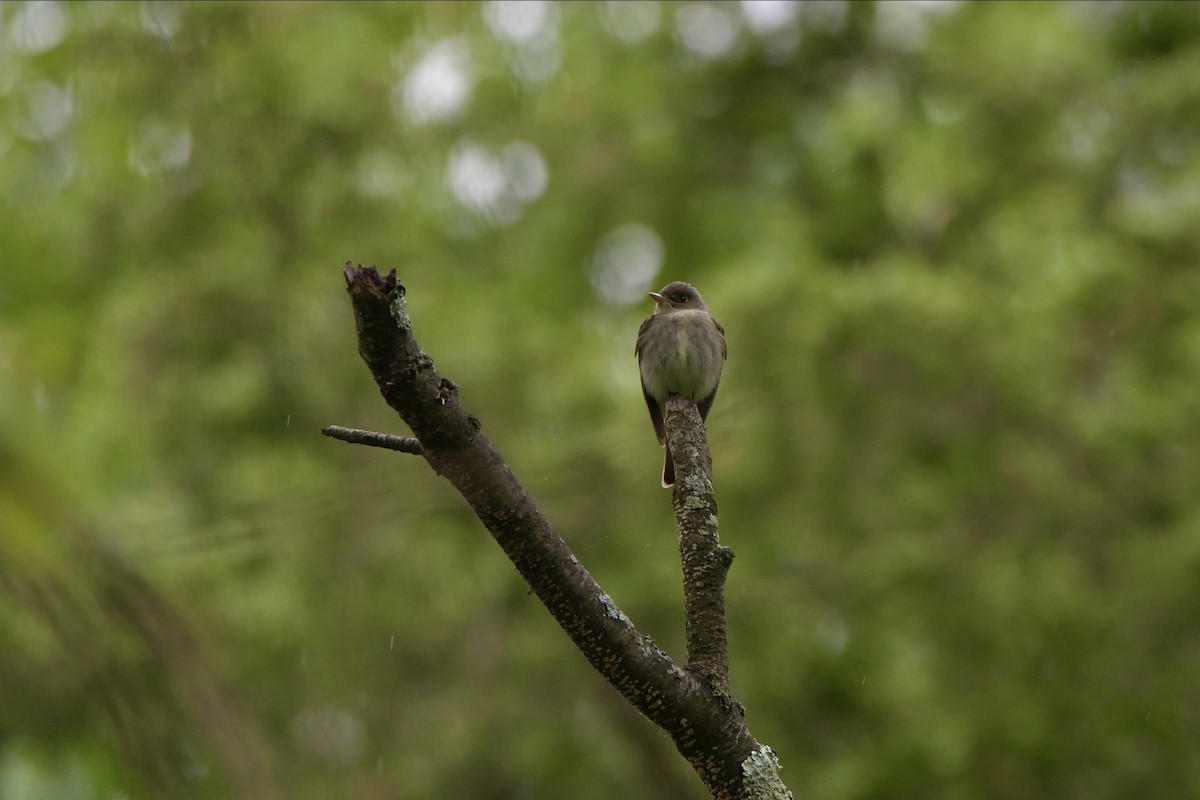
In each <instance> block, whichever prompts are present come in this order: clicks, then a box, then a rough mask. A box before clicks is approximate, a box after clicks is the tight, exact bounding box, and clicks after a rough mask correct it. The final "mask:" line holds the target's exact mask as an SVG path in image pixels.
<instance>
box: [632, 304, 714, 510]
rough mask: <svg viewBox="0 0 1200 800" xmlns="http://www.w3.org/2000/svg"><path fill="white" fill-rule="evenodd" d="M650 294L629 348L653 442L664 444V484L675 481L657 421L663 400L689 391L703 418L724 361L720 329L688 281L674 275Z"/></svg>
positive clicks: (670, 483) (660, 423)
mask: <svg viewBox="0 0 1200 800" xmlns="http://www.w3.org/2000/svg"><path fill="white" fill-rule="evenodd" d="M650 297H651V298H653V299H654V303H655V306H654V313H653V314H651V315H650V316H649V317H647V318H646V321H645V322H643V323H642V327H641V328H639V329H638V338H637V347H635V348H634V352H635V353H636V354H637V358H638V367H639V369H640V370H641V374H642V394H643V395H644V396H645V398H646V407H647V408H648V409H649V410H650V421H651V422H652V423H654V433H655V434H657V435H658V443H659V444H661V445H662V446H663V447H664V448H666V460H665V462H664V463H663V475H662V485H663V486H664V487H667V486H673V485H674V484H675V462H673V461H672V460H671V448H670V446H669V445H668V444H667V433H666V429H665V428H664V427H663V406H664V405H665V404H666V402H667V398H668V397H669V396H670V395H673V394H675V395H680V396H683V397H690V398H691V399H692V400H695V401H696V407H697V408H698V409H699V410H700V418H701V419H707V418H708V410H709V409H710V408H712V403H713V398H714V397H716V396H717V386H718V385H719V384H720V382H721V368H722V367H723V366H724V365H725V329H724V328H722V327H721V323H719V322H717V321H716V320H715V319H713V316H712V315H711V314H709V313H708V307H707V306H705V305H704V300H702V299H701V298H700V293H699V292H697V291H696V288H695V287H694V286H692V285H691V284H687V283H684V282H682V281H676V282H675V283H670V284H667V286H665V287H664V288H663V290H662V291H661V292H650Z"/></svg>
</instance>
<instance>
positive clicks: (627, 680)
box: [324, 264, 791, 800]
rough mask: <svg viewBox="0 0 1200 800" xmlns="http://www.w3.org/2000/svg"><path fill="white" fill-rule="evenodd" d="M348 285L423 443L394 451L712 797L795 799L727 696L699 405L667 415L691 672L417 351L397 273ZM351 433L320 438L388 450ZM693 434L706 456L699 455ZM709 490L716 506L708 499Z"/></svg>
mask: <svg viewBox="0 0 1200 800" xmlns="http://www.w3.org/2000/svg"><path fill="white" fill-rule="evenodd" d="M345 277H346V285H347V290H348V291H349V294H350V301H351V305H352V306H353V309H354V317H355V320H356V323H357V328H358V349H359V353H360V354H361V355H362V357H363V360H364V361H366V363H367V366H368V368H370V370H371V374H372V375H373V376H374V378H375V381H376V383H377V384H378V385H379V389H380V391H381V392H382V393H383V397H384V399H385V400H386V401H387V403H388V405H389V406H391V407H392V408H393V409H394V410H395V411H396V412H397V413H398V414H399V415H400V416H401V418H402V419H403V420H404V421H405V423H407V424H408V426H409V427H410V428H411V429H412V431H413V433H414V434H415V435H416V440H415V445H411V446H410V445H408V444H406V445H405V446H404V447H396V448H395V449H402V450H404V451H405V452H415V451H419V454H420V455H421V456H422V457H424V458H425V460H426V461H427V462H429V465H430V466H431V467H433V469H434V470H435V471H436V472H437V473H438V474H440V475H442V476H444V477H445V478H446V479H447V480H449V481H450V482H451V483H452V484H453V485H454V487H455V488H456V489H458V491H459V493H461V494H462V496H463V499H465V500H466V501H467V503H468V504H469V505H470V506H471V508H472V510H474V512H475V514H476V515H477V516H478V517H479V520H480V521H481V522H482V523H483V525H484V527H486V528H487V529H488V531H489V532H490V533H491V534H492V536H493V538H495V540H496V542H497V543H498V544H499V545H500V547H501V549H503V550H504V552H505V554H506V555H507V556H508V557H509V559H510V560H511V561H512V562H513V565H514V566H515V567H516V568H517V571H518V572H520V574H521V576H522V577H523V578H524V579H525V581H526V582H527V583H528V584H529V587H530V589H531V590H532V591H533V593H534V594H536V595H537V597H538V598H539V599H540V600H541V601H542V603H543V604H544V605H545V606H546V608H547V609H548V610H549V611H550V613H551V614H552V615H553V616H554V618H555V620H557V621H558V623H559V625H561V626H562V628H563V630H564V631H566V633H567V635H568V636H570V637H571V640H572V642H574V644H575V646H576V647H577V648H578V649H579V651H580V652H581V653H582V654H583V656H584V657H585V658H586V659H587V660H588V661H589V662H590V663H591V664H592V666H593V667H595V668H596V670H597V671H598V672H599V673H600V674H601V675H602V676H603V677H604V679H605V680H606V681H608V682H609V683H610V684H611V685H612V686H613V687H614V688H615V689H616V690H617V691H619V692H620V693H621V694H622V695H624V697H625V698H626V699H628V700H629V702H631V703H632V704H633V705H634V707H635V708H637V709H638V710H639V711H641V712H642V714H644V715H645V716H646V717H648V718H649V719H650V720H651V721H652V722H654V723H655V724H656V725H658V726H659V727H661V728H663V729H664V730H665V731H666V732H667V733H668V734H669V735H670V736H671V738H672V740H673V741H674V742H675V746H676V747H677V748H678V749H679V752H680V753H681V754H682V755H683V756H684V757H685V758H686V759H687V760H688V762H689V763H691V765H692V766H693V768H694V769H695V770H696V772H697V773H698V774H699V776H700V778H701V780H703V781H704V784H705V785H706V786H707V787H708V789H709V791H710V793H711V794H712V796H713V797H714V798H719V800H733V799H734V798H760V797H761V798H768V797H769V798H790V797H791V795H790V793H789V792H788V791H787V789H786V788H785V787H784V786H783V783H782V782H780V781H779V778H778V774H777V770H778V761H777V760H776V759H775V757H774V753H772V752H771V750H770V748H768V747H765V746H762V745H759V744H758V742H756V741H755V740H754V737H753V736H751V734H750V731H749V729H747V727H746V725H745V722H744V721H743V709H742V706H741V704H740V703H738V702H737V701H736V700H735V699H733V696H732V694H731V693H730V691H729V686H728V674H729V666H728V649H727V646H726V644H725V620H724V601H723V586H724V577H725V572H726V571H727V569H728V567H729V561H730V560H731V559H732V553H731V552H730V551H729V550H728V549H727V548H722V547H720V546H719V544H717V543H716V504H715V500H711V497H712V493H711V481H710V480H709V479H708V477H707V474H706V471H707V463H706V460H707V447H706V446H705V445H704V442H703V436H704V434H703V424H702V423H700V419H699V414H698V413H697V412H696V410H695V406H694V405H693V404H691V403H690V402H688V403H687V404H686V405H687V406H688V407H684V408H681V409H678V410H677V412H676V413H671V408H670V404H668V417H667V426H668V435H669V436H671V437H672V438H671V447H672V450H673V452H675V453H678V454H679V455H678V456H676V458H677V479H678V481H677V486H676V489H675V507H676V512H677V515H678V514H679V512H680V510H681V509H682V510H683V511H684V512H686V514H685V517H686V518H680V522H679V529H680V546H681V553H683V558H684V570H685V576H684V586H685V592H687V593H688V594H689V598H690V599H689V600H688V601H687V609H688V610H687V618H688V665H687V667H686V668H682V669H681V668H680V667H679V666H677V665H676V664H675V663H674V662H673V661H672V660H671V659H670V658H669V657H668V656H667V655H666V654H665V653H664V652H663V651H662V650H661V649H659V648H658V646H657V645H655V643H654V642H653V641H652V640H651V639H650V638H649V637H648V636H645V635H644V634H642V633H640V632H639V631H638V630H637V629H636V628H634V626H633V623H631V622H630V621H629V619H628V618H627V617H626V616H625V615H624V614H623V613H622V612H621V610H620V609H619V608H618V607H617V605H616V603H614V602H613V600H612V599H611V598H610V597H609V596H608V595H607V594H605V592H604V591H603V590H602V589H601V588H600V586H599V585H598V584H597V583H596V581H595V579H593V578H592V576H591V574H589V573H588V571H587V570H586V569H584V567H583V565H582V564H580V563H579V561H578V560H577V559H576V558H575V556H574V554H573V553H572V552H571V550H570V548H568V547H567V545H566V543H565V542H564V541H563V540H562V538H561V537H560V536H559V535H558V534H557V533H556V532H555V531H554V529H553V528H552V527H551V526H550V523H549V522H548V521H547V520H546V518H545V517H544V516H543V515H542V512H541V511H540V510H539V509H538V508H537V506H536V505H535V504H534V503H533V500H532V499H531V498H530V496H529V493H528V492H527V491H526V490H525V489H524V487H522V486H521V484H520V483H519V482H518V481H517V479H516V476H514V475H513V473H512V471H511V470H509V469H508V467H507V466H506V465H505V463H504V461H503V459H501V457H500V454H499V452H497V450H496V448H495V447H494V446H493V444H492V443H491V441H490V440H489V439H488V438H487V437H486V436H485V435H484V434H483V432H482V430H481V425H480V423H479V420H478V419H476V418H475V417H474V416H472V415H470V414H469V413H467V411H466V410H465V409H464V408H463V407H462V405H461V403H460V402H459V397H458V387H457V386H455V385H454V384H453V383H452V382H451V381H449V380H447V379H445V378H443V377H441V376H440V375H439V374H438V372H437V369H436V368H435V367H434V364H433V361H432V359H430V358H429V356H427V355H425V353H423V352H422V351H421V349H420V347H419V346H418V345H417V341H416V339H415V338H414V337H413V333H412V329H411V323H410V320H409V314H408V307H407V303H406V300H405V296H404V287H403V286H401V285H400V284H399V283H397V281H396V275H395V271H392V272H390V273H389V274H387V275H380V274H379V272H378V271H377V270H376V269H375V268H374V267H361V266H360V267H355V266H354V265H353V264H347V265H346V268H345ZM679 412H682V413H679ZM346 430H348V429H332V432H331V429H326V430H325V431H324V432H326V433H327V434H328V435H333V436H334V437H335V438H340V439H343V440H345V441H361V442H362V443H367V444H376V445H379V444H380V443H381V442H383V441H384V440H385V439H386V437H383V435H382V434H369V433H368V432H356V433H352V435H350V436H346V435H341V433H342V432H343V431H346ZM358 434H366V435H365V436H359V435H358ZM696 436H698V437H699V439H698V442H699V444H698V446H697V447H693V444H695V442H694V441H693V439H694V437H696ZM377 437H382V438H377ZM393 439H396V440H398V441H406V440H403V439H401V438H400V437H393ZM677 440H678V442H679V444H678V446H677V444H676V441H677ZM407 441H408V442H411V441H412V440H407ZM394 443H395V442H393V444H394ZM383 446H388V445H383ZM705 485H707V489H708V497H709V498H710V499H709V501H705V500H704V499H703V498H702V497H701V496H700V495H702V494H703V489H704V486H705ZM694 490H695V491H697V492H699V493H700V495H697V494H694Z"/></svg>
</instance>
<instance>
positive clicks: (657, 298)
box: [650, 292, 667, 306]
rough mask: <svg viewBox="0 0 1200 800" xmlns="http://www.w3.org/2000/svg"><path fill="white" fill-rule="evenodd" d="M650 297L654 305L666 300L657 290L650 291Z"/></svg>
mask: <svg viewBox="0 0 1200 800" xmlns="http://www.w3.org/2000/svg"><path fill="white" fill-rule="evenodd" d="M650 297H651V298H652V299H653V300H654V304H655V305H659V306H661V305H662V304H663V303H665V302H667V298H666V296H665V295H661V294H659V293H658V292H650Z"/></svg>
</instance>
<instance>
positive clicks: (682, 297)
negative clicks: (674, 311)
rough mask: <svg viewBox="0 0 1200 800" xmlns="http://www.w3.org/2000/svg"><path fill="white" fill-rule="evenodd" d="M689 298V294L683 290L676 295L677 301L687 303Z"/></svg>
mask: <svg viewBox="0 0 1200 800" xmlns="http://www.w3.org/2000/svg"><path fill="white" fill-rule="evenodd" d="M687 299H688V298H687V295H686V294H684V293H683V292H680V293H679V294H677V295H675V301H676V302H678V303H686V302H687Z"/></svg>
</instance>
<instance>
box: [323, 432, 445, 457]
mask: <svg viewBox="0 0 1200 800" xmlns="http://www.w3.org/2000/svg"><path fill="white" fill-rule="evenodd" d="M321 434H322V435H324V436H328V437H329V438H330V439H338V440H340V441H343V442H349V443H350V444H365V445H370V446H371V447H382V448H383V449H385V450H398V451H399V452H401V453H410V454H412V455H414V456H420V455H424V454H425V450H424V448H422V447H421V441H420V440H419V439H414V438H412V437H411V436H394V435H392V434H390V433H376V432H375V431H363V430H359V429H358V428H343V427H342V426H341V425H326V426H325V427H324V428H321Z"/></svg>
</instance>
